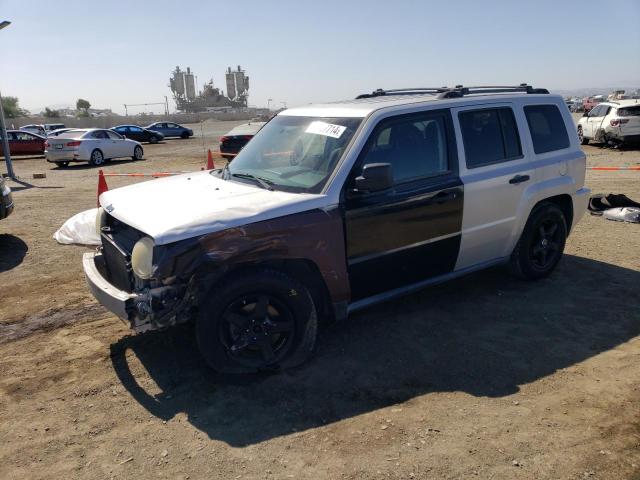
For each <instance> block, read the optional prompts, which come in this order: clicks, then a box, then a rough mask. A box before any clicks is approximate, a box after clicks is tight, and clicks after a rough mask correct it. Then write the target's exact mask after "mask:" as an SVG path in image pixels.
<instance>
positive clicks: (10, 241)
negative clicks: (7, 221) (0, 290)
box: [0, 233, 29, 298]
mask: <svg viewBox="0 0 640 480" xmlns="http://www.w3.org/2000/svg"><path fill="white" fill-rule="evenodd" d="M28 250H29V247H28V246H27V244H26V243H24V241H23V240H22V239H21V238H19V237H16V236H14V235H9V234H6V233H5V234H0V273H2V272H6V271H7V270H11V269H12V268H15V267H17V266H18V265H20V264H21V263H22V260H24V256H25V255H26V254H27V251H28ZM0 298H2V297H1V294H0Z"/></svg>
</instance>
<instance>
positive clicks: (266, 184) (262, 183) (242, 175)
mask: <svg viewBox="0 0 640 480" xmlns="http://www.w3.org/2000/svg"><path fill="white" fill-rule="evenodd" d="M231 176H232V177H237V178H248V179H249V180H255V181H256V183H258V184H259V185H260V186H261V187H262V188H264V189H265V190H270V191H273V187H272V186H271V185H273V182H271V181H269V180H267V179H266V178H261V177H256V176H255V175H251V174H250V173H232V174H231Z"/></svg>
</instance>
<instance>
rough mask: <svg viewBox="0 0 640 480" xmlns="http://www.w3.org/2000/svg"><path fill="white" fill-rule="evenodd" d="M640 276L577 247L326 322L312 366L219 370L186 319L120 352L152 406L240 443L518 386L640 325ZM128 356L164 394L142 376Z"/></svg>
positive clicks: (117, 362) (119, 363)
mask: <svg viewBox="0 0 640 480" xmlns="http://www.w3.org/2000/svg"><path fill="white" fill-rule="evenodd" d="M639 284H640V273H639V272H636V271H634V270H630V269H625V268H621V267H617V266H613V265H609V264H606V263H601V262H597V261H593V260H587V259H584V258H580V257H574V256H570V255H566V256H565V258H564V259H563V261H562V263H561V265H560V267H559V269H558V271H556V272H555V274H554V275H553V276H552V277H551V278H549V279H546V280H543V281H539V282H533V283H528V282H519V281H514V280H513V279H512V278H511V277H509V276H507V275H506V274H505V273H504V272H503V271H502V270H501V269H494V270H489V271H485V272H479V273H477V274H474V275H471V276H468V277H465V278H462V279H459V280H457V281H453V282H450V283H448V284H446V285H441V286H438V287H433V288H431V289H428V290H425V291H424V292H421V293H419V294H415V295H412V296H409V297H406V298H404V299H402V300H399V301H394V302H389V303H386V304H383V305H379V306H377V307H373V308H371V309H369V310H368V311H366V312H362V313H360V314H357V315H354V316H352V317H350V319H349V320H347V321H346V322H343V323H340V324H336V325H332V326H329V327H327V328H326V329H325V330H324V331H323V333H322V335H321V336H320V338H319V341H318V351H317V352H316V354H315V356H314V357H313V358H312V359H311V360H310V361H309V362H308V363H307V364H306V365H304V366H302V367H299V368H297V369H294V370H292V371H289V372H284V373H281V374H275V375H265V376H256V377H245V378H241V379H235V380H230V379H229V378H221V377H218V376H216V375H215V374H214V373H212V372H211V371H209V370H208V369H207V368H206V367H205V366H204V365H203V363H202V361H201V360H200V358H199V357H198V354H197V353H196V352H197V349H196V345H195V341H194V339H193V335H192V331H191V329H190V328H189V327H178V328H175V329H173V330H170V331H166V332H160V333H152V334H147V335H142V336H133V337H127V338H124V339H122V340H121V341H119V342H118V343H116V344H113V345H112V347H111V356H112V361H113V365H114V368H115V371H116V373H117V375H118V376H119V378H120V380H121V381H122V384H123V385H124V387H125V388H126V389H127V390H128V391H129V392H130V393H131V394H132V395H133V397H134V398H135V399H136V400H137V401H138V402H139V403H140V404H141V405H142V406H144V407H145V408H146V409H147V410H148V411H149V412H150V413H151V414H153V415H155V416H157V417H159V418H161V419H164V420H168V419H170V418H172V417H173V416H174V415H176V414H177V413H178V412H185V413H186V414H187V416H188V419H189V421H190V422H191V423H192V424H193V425H194V426H195V427H196V428H198V429H200V430H202V431H203V432H205V433H207V434H208V435H209V436H210V437H211V438H215V439H218V440H222V441H225V442H227V443H229V444H230V445H234V446H243V445H248V444H254V443H257V442H261V441H264V440H268V439H270V438H273V437H277V436H281V435H286V434H288V433H291V432H293V431H300V430H305V429H309V428H313V427H317V426H320V425H324V424H327V423H331V422H336V421H339V420H342V419H345V418H349V417H352V416H355V415H359V414H362V413H366V412H370V411H373V410H376V409H379V408H381V407H385V406H388V405H392V404H395V403H399V402H404V401H406V400H408V399H411V398H414V397H417V396H420V395H425V394H428V393H430V392H443V391H444V392H449V391H462V392H467V393H469V394H472V395H476V396H488V397H501V396H505V395H510V394H513V393H515V392H518V390H519V386H520V385H522V384H526V383H529V382H533V381H535V380H537V379H539V378H541V377H544V376H547V375H550V374H553V373H554V372H555V371H556V370H558V369H561V368H565V367H569V366H571V365H574V364H576V363H579V362H582V361H583V360H585V359H587V358H589V357H592V356H594V355H597V354H599V353H601V352H604V351H606V350H609V349H611V348H613V347H615V346H617V345H619V344H621V343H624V342H626V341H628V340H629V339H631V338H633V337H635V336H636V335H638V334H640V321H639V320H640V314H639V313H638V312H640V297H638V295H637V291H635V289H636V288H637V285H639ZM634 291H635V294H634ZM127 350H130V351H131V352H132V353H133V356H132V355H125V354H126V352H127ZM131 352H130V353H131ZM131 357H135V358H134V359H133V360H132V363H133V362H136V363H137V364H138V365H139V364H142V367H143V369H145V370H146V371H147V372H148V373H149V375H150V376H151V378H152V379H153V381H154V382H155V383H156V384H157V386H158V387H159V388H160V389H161V390H162V392H161V393H160V394H157V395H151V394H149V393H148V392H147V391H146V390H145V389H144V388H142V387H141V386H140V384H139V383H138V382H137V381H136V377H135V375H134V374H133V373H132V371H131V369H130V367H129V365H128V363H127V360H128V359H130V358H131ZM138 362H139V363H138ZM134 370H136V368H134ZM137 370H138V371H139V368H138V369H137ZM146 383H148V382H145V384H146Z"/></svg>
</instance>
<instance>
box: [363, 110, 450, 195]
mask: <svg viewBox="0 0 640 480" xmlns="http://www.w3.org/2000/svg"><path fill="white" fill-rule="evenodd" d="M365 148H366V153H365V156H364V160H363V163H362V166H364V165H367V164H371V163H389V164H391V169H392V171H393V181H394V184H401V183H406V182H411V181H414V180H420V179H423V178H429V177H434V176H437V175H442V174H444V173H447V172H449V171H450V167H449V160H448V152H447V134H446V126H445V117H444V115H443V114H442V113H433V112H428V113H421V114H418V115H415V114H411V115H402V116H399V117H395V118H391V119H387V120H383V121H382V122H381V123H380V124H379V125H378V127H377V128H376V129H375V130H374V132H373V134H372V137H371V138H370V139H369V142H367V147H365Z"/></svg>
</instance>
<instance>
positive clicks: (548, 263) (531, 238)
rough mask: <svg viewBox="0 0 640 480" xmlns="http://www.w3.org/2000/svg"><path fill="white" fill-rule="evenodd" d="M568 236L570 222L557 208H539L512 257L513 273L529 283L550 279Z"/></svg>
mask: <svg viewBox="0 0 640 480" xmlns="http://www.w3.org/2000/svg"><path fill="white" fill-rule="evenodd" d="M567 232H568V228H567V220H566V218H565V216H564V213H563V212H562V210H561V209H560V208H559V207H558V206H557V205H556V204H553V203H547V202H543V203H541V204H539V205H537V206H536V207H535V208H534V209H533V211H532V212H531V214H530V215H529V219H528V220H527V223H526V225H525V227H524V230H523V231H522V235H521V236H520V240H518V243H517V244H516V246H515V248H514V249H513V253H512V254H511V258H510V260H509V269H510V270H511V272H512V273H513V274H514V275H516V276H518V277H520V278H523V279H526V280H537V279H540V278H544V277H546V276H548V275H550V274H551V272H553V270H554V269H555V268H556V265H557V264H558V262H559V261H560V259H561V258H562V253H563V252H564V246H565V243H566V239H567Z"/></svg>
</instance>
